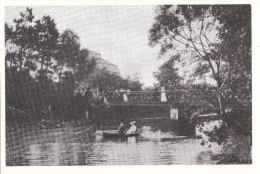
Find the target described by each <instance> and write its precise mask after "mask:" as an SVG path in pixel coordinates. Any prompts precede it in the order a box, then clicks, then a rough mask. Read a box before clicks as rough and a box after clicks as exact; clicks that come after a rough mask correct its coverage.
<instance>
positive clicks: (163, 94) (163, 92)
mask: <svg viewBox="0 0 260 174" xmlns="http://www.w3.org/2000/svg"><path fill="white" fill-rule="evenodd" d="M161 102H167V98H166V93H165V89H164V87H162V89H161Z"/></svg>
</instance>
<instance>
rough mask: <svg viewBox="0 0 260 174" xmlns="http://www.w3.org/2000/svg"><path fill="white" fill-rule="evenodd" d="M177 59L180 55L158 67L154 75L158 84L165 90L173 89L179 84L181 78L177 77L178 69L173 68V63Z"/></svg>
mask: <svg viewBox="0 0 260 174" xmlns="http://www.w3.org/2000/svg"><path fill="white" fill-rule="evenodd" d="M179 59H180V55H175V56H173V57H172V58H170V60H168V61H167V62H165V63H164V64H163V65H161V66H160V67H159V72H155V73H154V76H155V78H156V79H157V80H158V81H159V84H160V85H161V86H164V87H165V88H166V89H174V88H176V87H177V85H178V84H179V83H180V80H181V77H180V76H179V75H178V68H176V67H175V62H176V61H178V60H179Z"/></svg>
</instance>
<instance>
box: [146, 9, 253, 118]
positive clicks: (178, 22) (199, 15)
mask: <svg viewBox="0 0 260 174" xmlns="http://www.w3.org/2000/svg"><path fill="white" fill-rule="evenodd" d="M232 7H233V6H232ZM232 7H226V6H218V5H216V6H211V5H199V6H197V5H179V6H159V7H158V8H157V10H156V12H157V16H156V17H155V23H154V24H153V26H152V28H151V30H150V36H149V44H150V46H155V45H160V46H161V51H160V55H163V54H165V53H166V52H173V53H174V54H176V53H180V54H182V55H185V56H182V57H181V58H182V60H181V61H183V62H185V61H187V60H186V59H187V58H188V59H189V61H190V62H192V63H193V65H194V67H195V68H194V74H195V75H199V76H200V75H203V74H210V76H211V77H212V78H213V79H214V80H215V81H216V84H217V93H218V94H217V97H218V102H219V110H220V113H225V109H224V106H223V90H224V88H225V87H226V86H227V83H228V82H230V80H231V79H232V76H231V74H232V73H233V72H235V70H237V69H239V68H240V64H238V62H239V61H240V60H239V59H238V58H237V56H236V55H237V54H234V49H228V48H226V45H225V44H224V43H225V41H226V40H229V39H230V38H227V37H225V34H223V33H222V35H221V32H223V31H225V27H227V26H226V25H223V22H224V20H223V19H224V17H222V21H221V20H219V19H221V17H220V15H222V16H223V14H222V13H221V12H220V11H221V10H219V11H218V10H216V9H220V8H229V12H230V11H232V13H235V14H233V15H238V16H241V15H243V14H242V13H241V11H239V10H233V8H232ZM234 8H239V9H242V6H237V7H234ZM224 12H227V11H224ZM247 22H250V21H244V23H247ZM246 26H248V25H246ZM241 27H242V28H243V27H245V26H244V25H242V26H241ZM241 31H244V30H241ZM246 32H248V30H245V31H244V32H242V33H240V34H239V35H243V34H244V33H246ZM229 36H233V37H237V36H236V35H233V34H231V33H230V35H229ZM240 44H241V43H240ZM240 44H238V45H240ZM238 45H236V47H235V48H236V49H240V48H239V47H238ZM249 59H250V58H249ZM246 60H248V59H246Z"/></svg>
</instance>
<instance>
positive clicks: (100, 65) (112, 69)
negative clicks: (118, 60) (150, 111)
mask: <svg viewBox="0 0 260 174" xmlns="http://www.w3.org/2000/svg"><path fill="white" fill-rule="evenodd" d="M88 58H89V59H92V58H93V59H95V61H96V71H97V70H105V71H107V72H108V73H111V74H115V75H120V71H119V69H118V67H117V66H116V65H115V64H113V63H110V62H108V61H107V60H104V59H103V58H102V56H101V54H100V53H98V52H95V51H91V50H89V55H88Z"/></svg>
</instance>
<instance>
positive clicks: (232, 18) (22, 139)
mask: <svg viewBox="0 0 260 174" xmlns="http://www.w3.org/2000/svg"><path fill="white" fill-rule="evenodd" d="M173 3H174V2H173ZM4 36H5V37H4V39H5V42H4V44H5V55H4V56H5V57H4V63H5V65H4V67H5V69H4V70H3V71H4V72H3V73H4V77H5V82H3V81H2V82H3V83H4V87H5V98H4V101H5V115H1V117H4V118H3V119H4V121H5V127H4V132H5V133H4V134H2V135H4V137H3V139H4V141H5V142H4V143H5V148H4V149H5V165H6V166H7V167H14V166H16V167H17V166H133V165H135V166H140V165H143V166H144V165H149V166H151V165H153V166H154V165H218V166H219V165H241V164H242V165H252V163H253V162H254V159H253V158H252V148H253V146H254V144H253V143H252V142H253V136H252V133H253V131H252V130H254V129H252V115H253V114H252V5H251V4H210V3H209V4H158V5H82V6H80V5H79V6H77V5H75V6H69V5H60V6H59V5H57V6H45V5H43V6H34V5H32V6H30V5H26V6H25V5H24V6H15V5H13V6H5V7H4ZM1 130H3V129H2V128H1Z"/></svg>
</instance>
